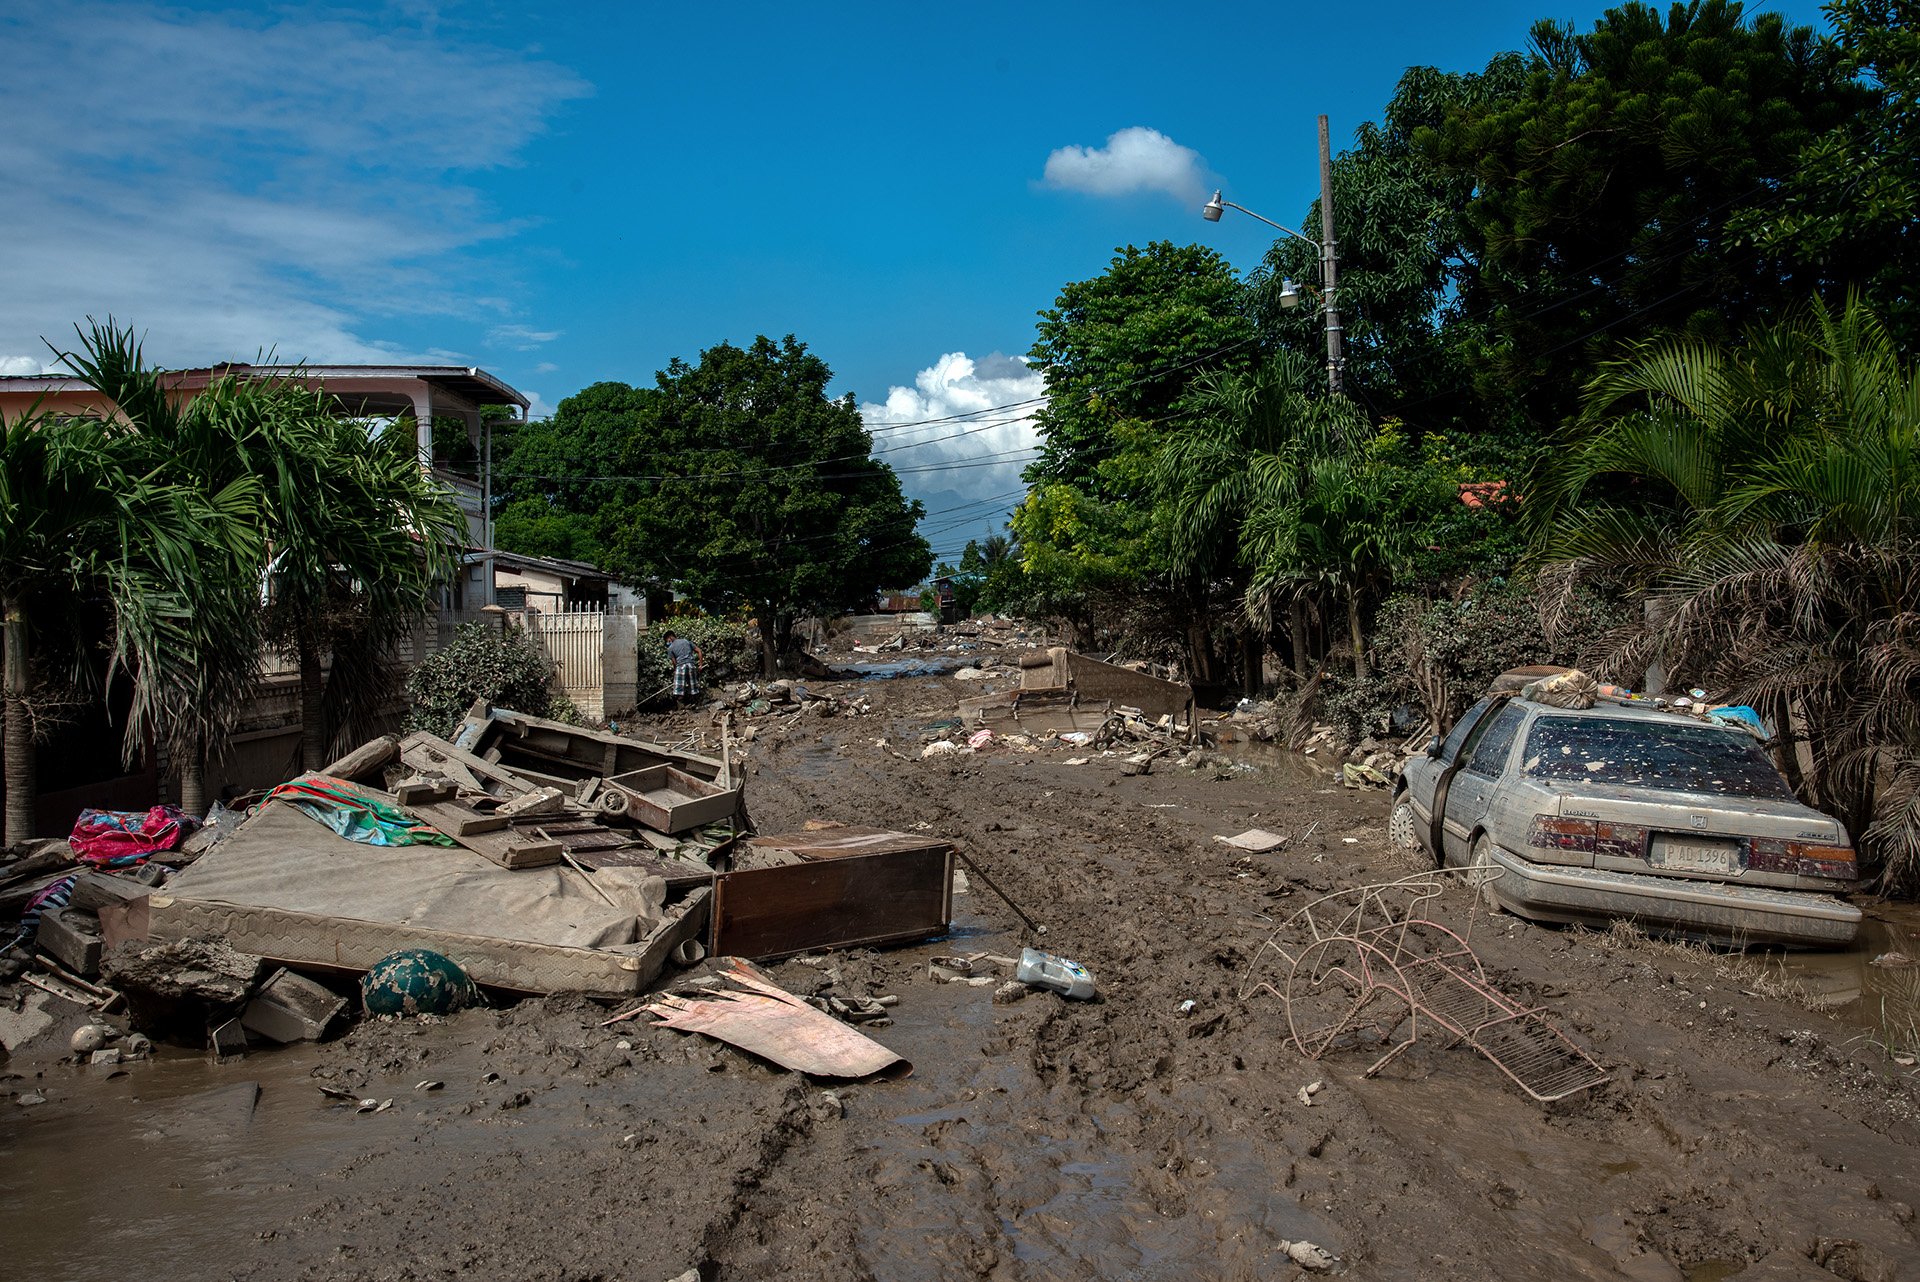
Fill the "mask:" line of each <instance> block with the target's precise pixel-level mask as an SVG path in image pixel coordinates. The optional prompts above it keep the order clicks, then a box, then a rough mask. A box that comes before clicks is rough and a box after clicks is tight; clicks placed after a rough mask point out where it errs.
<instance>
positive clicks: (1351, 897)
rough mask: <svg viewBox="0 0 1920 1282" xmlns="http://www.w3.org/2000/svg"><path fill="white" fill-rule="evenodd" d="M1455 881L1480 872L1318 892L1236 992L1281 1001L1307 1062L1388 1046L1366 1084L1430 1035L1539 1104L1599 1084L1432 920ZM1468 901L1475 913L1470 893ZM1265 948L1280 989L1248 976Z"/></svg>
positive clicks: (1582, 1054) (1532, 1012)
mask: <svg viewBox="0 0 1920 1282" xmlns="http://www.w3.org/2000/svg"><path fill="white" fill-rule="evenodd" d="M1459 875H1465V876H1469V877H1481V878H1484V877H1485V876H1486V875H1487V874H1486V872H1485V870H1483V869H1473V868H1441V869H1434V870H1432V871H1430V872H1425V873H1420V874H1417V875H1415V876H1412V877H1405V878H1402V879H1400V880H1398V881H1391V882H1381V883H1376V884H1372V885H1366V886H1356V887H1353V888H1352V889H1349V890H1343V891H1338V892H1336V893H1334V894H1330V895H1323V896H1321V897H1320V898H1318V899H1316V900H1314V901H1313V902H1312V903H1310V904H1308V905H1306V907H1304V908H1302V909H1300V910H1299V911H1298V912H1296V913H1294V914H1293V916H1292V917H1290V918H1288V919H1287V921H1286V922H1284V923H1282V925H1281V926H1280V928H1279V929H1278V930H1276V931H1275V932H1274V933H1273V935H1272V936H1270V937H1269V938H1268V939H1267V941H1266V943H1265V944H1263V945H1262V946H1261V949H1260V952H1259V953H1258V954H1257V955H1256V956H1255V959H1254V963H1253V966H1252V967H1250V968H1249V970H1248V977H1247V982H1246V983H1245V984H1243V985H1242V989H1241V994H1240V995H1241V997H1242V998H1243V999H1245V998H1247V997H1250V996H1251V995H1252V994H1253V993H1255V992H1266V993H1270V994H1273V995H1274V996H1277V997H1279V998H1280V1000H1281V1002H1282V1003H1283V1005H1284V1007H1285V1010H1286V1018H1287V1027H1288V1029H1289V1031H1290V1032H1291V1034H1292V1036H1293V1042H1294V1045H1295V1046H1296V1047H1298V1048H1299V1050H1300V1053H1301V1054H1302V1055H1305V1056H1306V1057H1307V1058H1308V1059H1319V1058H1321V1057H1322V1056H1323V1055H1326V1054H1327V1053H1329V1052H1330V1051H1333V1050H1335V1049H1336V1048H1339V1047H1344V1046H1348V1045H1352V1044H1355V1043H1363V1042H1372V1043H1373V1044H1375V1045H1387V1046H1388V1050H1387V1051H1386V1053H1385V1054H1383V1055H1381V1056H1380V1057H1379V1058H1378V1059H1376V1060H1375V1061H1374V1062H1373V1063H1372V1064H1371V1065H1369V1066H1368V1068H1367V1070H1366V1075H1367V1076H1368V1077H1371V1076H1373V1075H1374V1074H1375V1073H1378V1072H1379V1071H1380V1070H1381V1069H1382V1068H1384V1067H1386V1065H1387V1064H1389V1063H1390V1062H1392V1061H1393V1059H1394V1058H1395V1057H1397V1056H1398V1055H1400V1054H1401V1052H1403V1051H1405V1050H1406V1049H1407V1048H1408V1047H1410V1046H1412V1045H1413V1044H1414V1042H1416V1041H1418V1040H1419V1039H1420V1037H1421V1036H1422V1035H1423V1034H1424V1035H1431V1034H1433V1033H1436V1032H1437V1033H1439V1034H1440V1035H1441V1036H1443V1037H1444V1038H1445V1039H1446V1044H1447V1045H1449V1046H1455V1045H1459V1044H1461V1043H1465V1044H1467V1045H1469V1046H1471V1047H1473V1048H1474V1049H1475V1050H1477V1051H1479V1052H1480V1054H1482V1055H1484V1056H1485V1057H1486V1058H1487V1059H1488V1061H1490V1062H1491V1063H1492V1064H1493V1065H1494V1067H1496V1068H1498V1069H1499V1070H1500V1071H1501V1072H1502V1073H1504V1074H1506V1075H1507V1077H1508V1078H1509V1079H1511V1080H1512V1081H1513V1083H1514V1084H1515V1085H1516V1086H1518V1087H1519V1088H1520V1089H1521V1090H1523V1091H1525V1092H1526V1093H1527V1094H1528V1095H1530V1096H1532V1097H1533V1098H1534V1099H1536V1100H1538V1101H1540V1102H1542V1103H1546V1102H1549V1101H1552V1100H1557V1099H1563V1098H1565V1097H1566V1096H1568V1095H1572V1094H1574V1093H1575V1092H1577V1091H1583V1090H1586V1089H1588V1088H1590V1087H1593V1086H1598V1085H1599V1084H1600V1083H1602V1082H1604V1081H1606V1080H1607V1079H1608V1077H1609V1076H1610V1074H1609V1073H1608V1072H1607V1070H1606V1069H1604V1068H1602V1067H1601V1066H1600V1064H1599V1062H1598V1061H1596V1060H1595V1059H1594V1058H1593V1057H1592V1056H1591V1055H1589V1054H1588V1053H1587V1052H1586V1051H1584V1050H1582V1049H1581V1048H1580V1047H1578V1046H1576V1045H1575V1044H1574V1043H1573V1042H1572V1041H1571V1040H1570V1039H1569V1038H1568V1037H1567V1036H1566V1034H1564V1033H1562V1032H1561V1031H1560V1030H1559V1029H1558V1028H1555V1027H1554V1026H1553V1024H1552V1023H1550V1022H1549V1021H1548V1019H1547V1016H1546V1013H1545V1012H1544V1011H1543V1010H1541V1009H1538V1008H1533V1007H1526V1006H1522V1005H1521V1004H1520V1003H1518V1002H1516V1001H1514V1000H1513V999H1512V998H1510V997H1508V996H1507V995H1506V994H1505V993H1502V992H1501V991H1500V990H1499V989H1498V988H1497V987H1496V986H1495V985H1494V984H1493V983H1492V981H1490V980H1489V979H1488V978H1487V974H1486V970H1485V968H1484V967H1483V966H1482V965H1481V964H1480V959H1479V957H1478V956H1476V955H1475V954H1474V951H1473V948H1472V946H1471V945H1470V944H1469V943H1468V940H1467V936H1466V935H1462V934H1460V933H1458V932H1456V931H1454V930H1453V929H1451V928H1450V927H1447V926H1445V925H1442V924H1441V923H1440V922H1438V921H1436V920H1434V918H1433V917H1432V915H1431V908H1432V905H1433V903H1434V901H1435V900H1437V899H1438V898H1439V896H1440V894H1441V893H1442V890H1443V889H1444V888H1445V886H1446V885H1447V884H1448V881H1449V878H1450V877H1455V876H1459ZM1474 903H1475V905H1476V908H1475V909H1474V910H1473V911H1475V912H1477V911H1478V909H1477V905H1478V903H1479V896H1478V895H1476V896H1475V899H1474ZM1471 929H1472V926H1471V918H1470V919H1469V925H1468V930H1469V933H1470V932H1471ZM1269 952H1271V954H1272V955H1273V962H1274V963H1277V965H1276V966H1275V971H1274V975H1275V977H1276V979H1277V982H1275V979H1256V978H1255V974H1256V972H1257V971H1258V970H1259V968H1260V967H1261V966H1262V965H1264V964H1268V954H1269Z"/></svg>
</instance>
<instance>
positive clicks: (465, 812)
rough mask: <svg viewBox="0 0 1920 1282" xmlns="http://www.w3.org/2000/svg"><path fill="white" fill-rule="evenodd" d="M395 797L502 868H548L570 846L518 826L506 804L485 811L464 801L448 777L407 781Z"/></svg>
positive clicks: (468, 847)
mask: <svg viewBox="0 0 1920 1282" xmlns="http://www.w3.org/2000/svg"><path fill="white" fill-rule="evenodd" d="M532 795H536V794H522V798H524V797H527V796H532ZM394 797H395V799H396V800H397V801H398V802H399V804H400V806H401V808H402V809H404V810H406V811H407V813H409V814H411V815H413V816H414V817H416V818H418V819H420V820H423V821H424V822H426V823H428V824H431V825H432V826H433V827H434V828H436V829H437V830H439V831H440V832H442V833H444V834H446V835H447V836H449V837H451V838H453V840H454V841H455V842H456V843H458V844H459V845H461V846H464V847H465V848H466V849H468V850H471V851H473V852H474V853H475V854H477V855H480V856H483V857H484V858H487V859H490V860H492V861H493V862H494V863H496V864H499V865H500V866H501V867H502V868H545V867H547V866H548V865H550V864H557V863H559V862H560V861H561V859H562V858H564V857H565V854H566V848H565V847H564V846H562V845H561V844H560V843H559V842H557V841H554V840H552V839H551V838H542V837H532V836H529V835H528V834H526V833H524V832H522V831H520V830H518V829H516V828H514V827H513V816H512V813H511V812H509V813H504V814H503V813H501V810H502V809H504V807H502V808H499V809H488V810H481V809H478V808H476V807H475V806H473V805H471V804H469V803H467V802H466V801H463V800H462V799H461V798H460V796H459V794H458V792H457V790H456V789H455V787H454V785H453V784H452V783H451V782H449V781H447V780H445V779H436V780H430V781H428V780H422V781H418V782H412V783H403V784H401V785H399V787H398V788H396V789H395V790H394ZM512 804H513V802H512V801H509V802H508V803H507V805H508V806H511V805H512Z"/></svg>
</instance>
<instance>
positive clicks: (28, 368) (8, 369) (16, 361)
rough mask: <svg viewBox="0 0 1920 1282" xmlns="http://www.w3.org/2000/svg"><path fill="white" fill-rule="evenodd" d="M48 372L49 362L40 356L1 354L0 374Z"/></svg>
mask: <svg viewBox="0 0 1920 1282" xmlns="http://www.w3.org/2000/svg"><path fill="white" fill-rule="evenodd" d="M46 372H47V363H46V362H45V361H43V360H41V359H40V358H39V357H38V356H0V376H5V375H10V374H11V375H20V374H44V373H46Z"/></svg>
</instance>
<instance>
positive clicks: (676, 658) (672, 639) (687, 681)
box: [666, 629, 707, 704]
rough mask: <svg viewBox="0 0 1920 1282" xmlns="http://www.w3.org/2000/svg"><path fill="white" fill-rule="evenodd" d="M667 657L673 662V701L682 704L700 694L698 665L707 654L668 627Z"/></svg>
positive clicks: (704, 659)
mask: <svg viewBox="0 0 1920 1282" xmlns="http://www.w3.org/2000/svg"><path fill="white" fill-rule="evenodd" d="M666 641H667V658H668V659H669V660H671V661H672V663H673V701H674V702H675V703H676V704H684V703H685V701H687V700H689V699H696V698H698V697H699V695H700V665H701V664H703V663H705V662H706V661H707V656H706V655H704V654H702V653H701V652H700V647H699V646H697V645H695V644H694V643H693V642H692V641H689V640H688V639H687V638H686V637H683V636H681V635H680V634H679V633H677V632H674V631H673V630H672V629H668V631H667V633H666Z"/></svg>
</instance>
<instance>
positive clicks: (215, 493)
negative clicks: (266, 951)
mask: <svg viewBox="0 0 1920 1282" xmlns="http://www.w3.org/2000/svg"><path fill="white" fill-rule="evenodd" d="M78 333H79V338H80V347H79V350H78V351H77V352H63V353H60V357H61V361H62V363H63V364H65V365H66V366H67V368H68V369H70V370H71V371H72V372H73V373H74V375H75V376H76V377H77V378H79V379H80V380H81V381H82V382H84V383H86V384H87V385H88V386H89V387H92V388H93V389H94V390H95V391H97V392H99V393H101V394H102V395H103V396H104V397H105V398H106V399H107V400H108V401H110V402H111V403H112V405H113V407H114V410H115V417H116V420H117V421H118V422H119V423H121V424H122V425H123V426H124V427H125V428H126V429H127V430H128V431H129V432H130V433H131V436H130V441H131V442H132V443H134V444H135V445H136V447H137V448H138V450H139V452H140V454H141V456H142V457H143V458H144V459H145V460H147V462H148V464H149V466H150V467H151V468H152V469H153V472H154V474H155V475H156V477H162V478H165V479H166V480H167V481H169V482H171V483H172V484H173V485H175V486H178V487H181V489H182V490H183V491H198V492H201V493H203V494H205V495H206V496H207V499H208V501H209V503H211V504H212V505H213V507H214V509H215V510H217V511H220V512H223V513H225V514H226V516H227V521H226V524H225V525H224V526H223V527H222V529H223V531H224V533H223V536H222V537H221V538H219V539H217V540H212V541H209V542H207V543H206V544H204V545H203V546H202V547H201V548H200V550H199V556H198V558H197V560H196V566H195V572H194V574H193V575H192V577H191V578H190V579H189V580H187V581H183V582H180V583H179V584H177V591H178V593H179V595H180V596H181V597H182V598H183V600H184V601H185V603H186V605H187V610H186V613H185V615H184V618H183V621H182V630H181V633H180V635H179V638H178V640H179V646H178V649H179V654H178V655H177V657H176V662H174V663H173V664H171V665H170V666H169V667H168V668H166V669H165V670H164V671H156V672H155V673H154V674H153V677H152V679H153V680H154V681H156V682H159V683H161V686H163V687H164V688H159V687H156V693H155V698H154V703H153V707H154V709H155V717H154V721H155V723H156V724H155V725H154V726H153V729H154V730H155V731H156V733H157V736H158V738H159V739H160V741H161V742H162V743H163V744H164V746H165V747H166V749H167V755H168V758H169V759H170V760H172V761H173V762H175V763H177V764H178V766H179V768H180V803H181V806H182V808H184V809H185V810H186V811H187V812H188V813H190V814H196V815H198V814H202V813H204V812H205V810H206V803H207V797H206V788H205V771H206V764H207V755H208V746H209V745H211V744H214V743H218V742H219V741H220V740H221V739H222V738H223V736H224V734H225V733H226V732H228V731H230V730H231V729H232V727H233V725H234V724H235V722H236V720H237V719H238V717H239V716H240V714H241V712H242V711H243V710H244V708H245V707H246V704H247V701H248V700H249V699H250V698H251V697H252V695H253V693H254V690H255V689H256V686H257V683H258V678H259V675H260V668H261V657H262V636H263V632H262V627H261V612H260V603H259V600H258V590H259V589H258V584H259V580H260V572H261V563H262V553H263V551H264V549H265V547H266V540H267V538H268V537H269V533H270V523H269V522H268V521H266V520H265V519H264V509H263V507H262V505H261V503H260V498H261V496H262V494H263V492H264V491H263V487H262V483H261V479H260V475H259V474H260V471H261V461H262V459H263V458H265V457H266V456H267V455H268V454H269V451H270V449H271V442H272V434H271V432H270V431H269V427H270V425H271V422H272V414H271V401H272V398H273V397H274V395H275V389H274V387H273V386H272V385H271V384H266V383H260V382H251V381H243V380H241V379H238V378H234V377H232V376H228V377H225V378H220V379H216V380H214V381H213V383H212V384H210V385H209V386H208V387H207V388H206V389H205V390H204V391H203V392H201V393H200V394H199V395H198V396H196V397H194V398H193V399H192V400H190V401H186V402H185V403H184V404H181V403H179V402H178V401H177V400H176V398H174V397H173V396H170V395H169V394H168V390H167V387H166V385H165V381H164V379H163V378H162V376H161V374H160V372H159V371H158V370H155V369H153V368H150V367H149V366H148V365H147V364H146V362H145V360H144V357H143V355H142V351H141V344H140V342H139V340H138V339H137V338H136V337H135V335H134V333H133V331H132V329H130V328H128V329H121V328H119V327H118V326H116V325H115V324H114V323H113V321H112V318H109V319H108V321H107V323H106V324H105V325H101V324H97V323H94V322H92V321H89V323H88V325H87V327H86V328H85V329H80V330H78Z"/></svg>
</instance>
